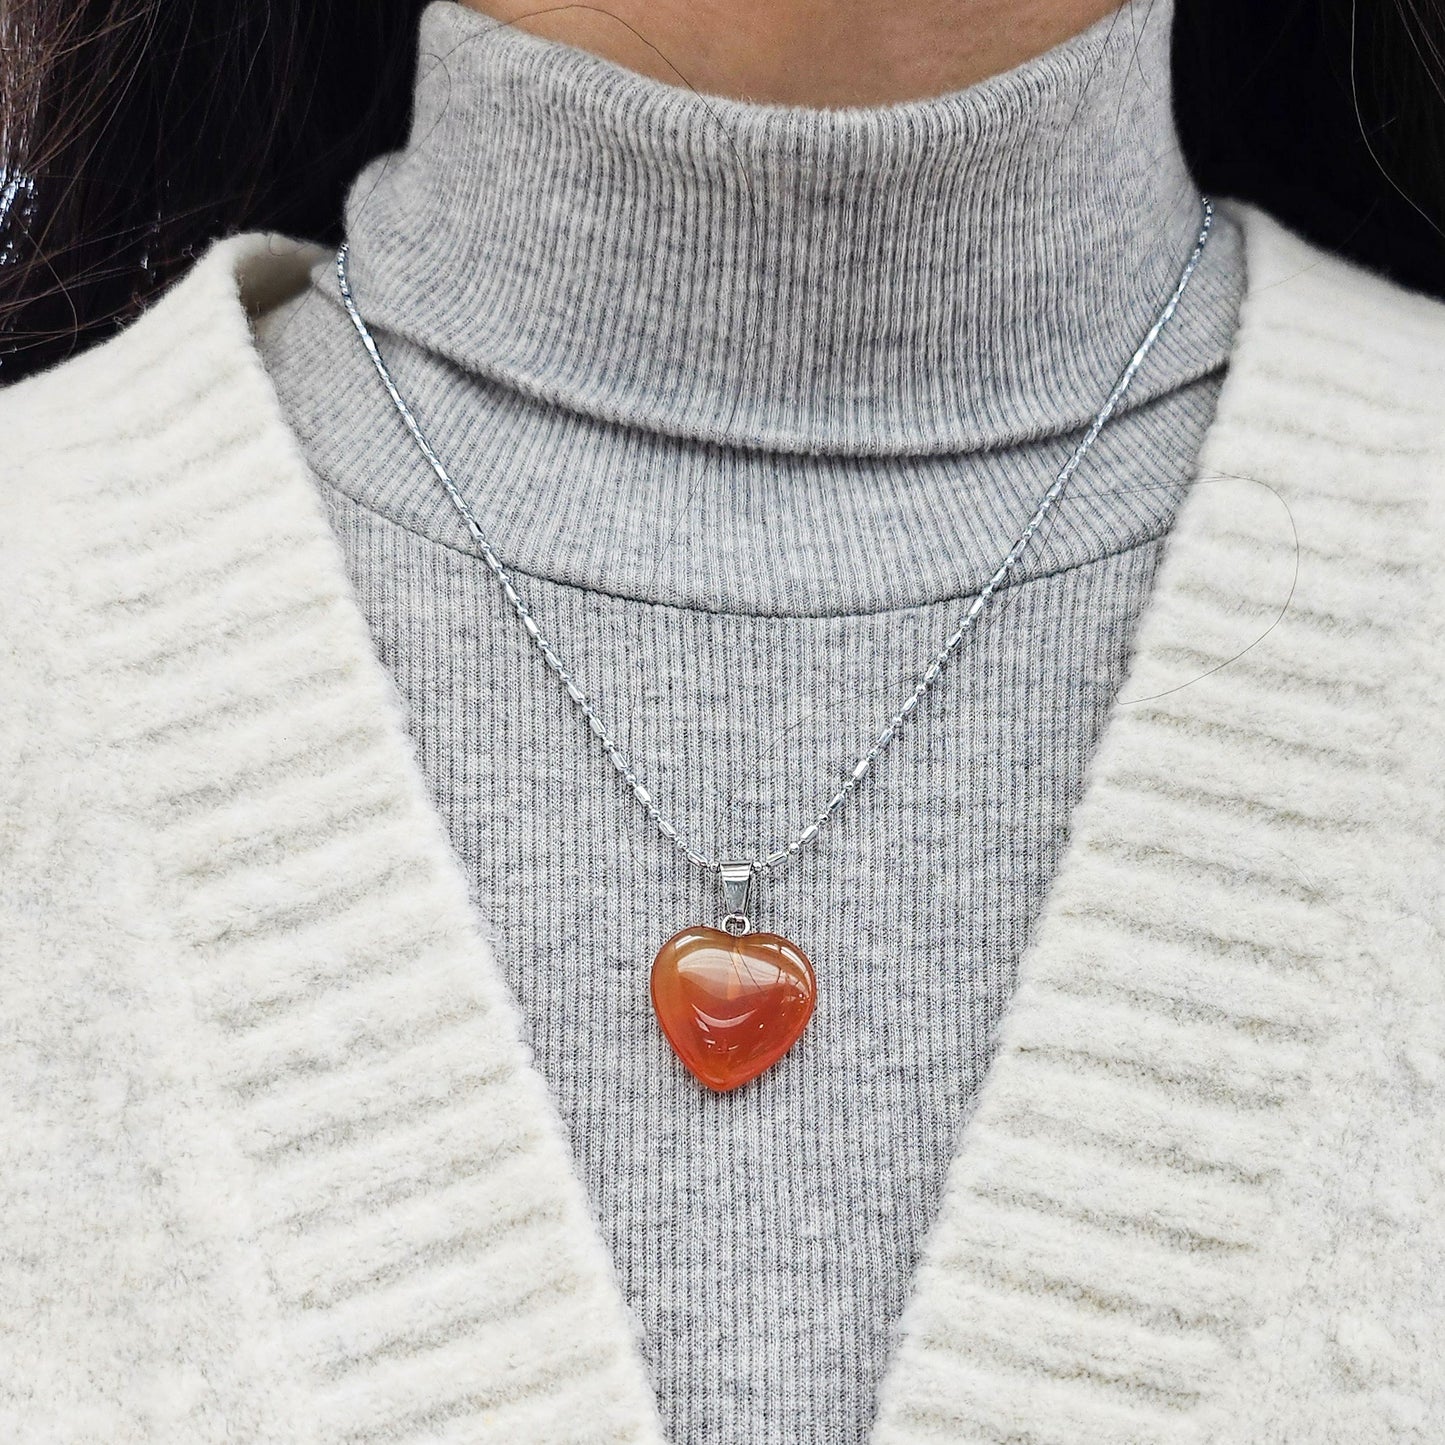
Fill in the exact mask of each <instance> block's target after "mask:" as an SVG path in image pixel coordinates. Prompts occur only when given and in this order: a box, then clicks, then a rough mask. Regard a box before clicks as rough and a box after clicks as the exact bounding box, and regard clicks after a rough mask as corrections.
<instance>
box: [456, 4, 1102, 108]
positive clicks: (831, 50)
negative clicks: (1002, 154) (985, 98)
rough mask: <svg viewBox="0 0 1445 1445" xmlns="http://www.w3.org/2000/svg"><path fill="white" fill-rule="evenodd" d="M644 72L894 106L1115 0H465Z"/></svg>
mask: <svg viewBox="0 0 1445 1445" xmlns="http://www.w3.org/2000/svg"><path fill="white" fill-rule="evenodd" d="M463 3H464V4H466V5H469V6H470V7H471V8H472V9H474V10H478V11H481V12H482V13H483V14H485V15H490V16H492V17H493V18H494V19H497V20H501V21H504V22H506V23H509V24H514V25H516V26H517V27H518V28H519V29H523V30H527V31H530V32H532V33H533V34H536V35H541V36H544V37H546V38H548V39H553V40H562V41H565V42H567V43H568V44H570V45H576V46H579V47H580V48H582V49H584V50H591V51H592V52H594V53H595V54H597V55H601V56H603V57H604V58H605V59H608V60H611V61H613V62H615V63H616V64H619V65H624V66H626V67H627V68H628V69H630V70H635V71H638V72H639V73H641V74H643V75H648V76H651V77H652V78H654V79H656V80H661V81H664V82H666V83H668V84H671V85H681V86H685V87H687V88H690V89H692V90H696V91H699V92H701V93H702V94H705V95H721V96H730V97H732V98H734V99H739V100H750V101H758V102H769V103H778V104H786V105H806V106H819V107H829V108H832V107H842V106H859V105H887V104H892V103H894V102H896V101H906V100H916V99H920V98H923V97H926V96H932V95H942V94H944V93H946V92H948V91H951V90H957V89H960V88H962V87H963V86H967V85H972V84H974V83H975V82H977V81H979V80H983V79H985V78H986V77H987V76H990V75H997V74H999V73H1000V72H1001V71H1005V70H1009V69H1012V68H1013V67H1014V66H1016V65H1019V64H1021V63H1022V62H1023V61H1025V60H1027V59H1029V58H1030V57H1031V56H1034V55H1038V54H1041V53H1042V52H1043V51H1045V50H1048V49H1049V48H1050V47H1052V46H1054V45H1057V44H1058V43H1059V42H1060V41H1063V40H1066V39H1068V37H1069V36H1071V35H1075V34H1077V33H1078V32H1079V31H1081V30H1083V29H1085V28H1086V27H1087V26H1089V25H1091V24H1092V23H1093V22H1094V21H1096V20H1098V19H1100V18H1101V17H1102V16H1104V15H1106V14H1108V13H1109V12H1110V11H1111V10H1114V9H1116V8H1117V7H1118V4H1119V0H892V3H889V4H878V3H877V0H826V3H823V0H607V4H606V5H605V6H603V5H587V4H568V3H560V4H550V5H549V4H545V3H539V0H463Z"/></svg>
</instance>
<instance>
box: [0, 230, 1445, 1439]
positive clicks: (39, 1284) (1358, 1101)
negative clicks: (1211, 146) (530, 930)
mask: <svg viewBox="0 0 1445 1445" xmlns="http://www.w3.org/2000/svg"><path fill="white" fill-rule="evenodd" d="M1235 214H1236V216H1237V218H1238V219H1239V220H1240V221H1241V224H1242V226H1243V230H1244V234H1245V237H1246V242H1247V254H1248V274H1249V277H1250V291H1249V294H1248V296H1247V297H1246V300H1245V303H1244V306H1243V309H1242V312H1241V321H1240V330H1239V333H1238V338H1237V341H1236V345H1235V348H1234V350H1233V352H1232V354H1231V362H1230V370H1229V374H1228V377H1227V379H1226V382H1225V385H1224V388H1223V391H1222V393H1221V395H1220V400H1219V406H1218V410H1217V414H1216V417H1215V420H1214V422H1213V423H1212V425H1211V427H1210V430H1209V433H1208V435H1207V437H1206V439H1205V443H1204V447H1203V450H1202V453H1201V458H1200V475H1199V477H1198V479H1197V481H1196V483H1195V485H1194V487H1193V488H1192V490H1191V492H1190V494H1189V496H1188V498H1187V499H1186V501H1185V503H1184V506H1183V509H1182V512H1181V514H1180V517H1179V519H1178V521H1177V524H1176V526H1175V527H1174V529H1173V531H1172V532H1171V536H1170V540H1169V543H1168V547H1167V550H1166V553H1165V556H1164V560H1163V563H1162V565H1161V567H1160V569H1159V572H1158V577H1157V581H1156V585H1155V588H1154V591H1153V593H1152V595H1151V598H1150V601H1149V603H1148V606H1147V607H1146V610H1145V613H1144V615H1143V617H1142V619H1141V621H1140V623H1139V625H1138V627H1137V629H1136V634H1135V636H1136V646H1135V651H1134V656H1133V660H1132V662H1131V665H1130V669H1129V676H1128V678H1127V680H1126V682H1125V684H1124V685H1123V687H1122V689H1121V690H1120V693H1119V695H1118V696H1117V697H1116V699H1115V701H1114V704H1113V706H1112V708H1111V709H1110V712H1109V718H1108V721H1107V724H1106V726H1105V729H1104V733H1103V736H1102V739H1101V741H1100V744H1099V747H1098V749H1097V751H1096V753H1095V757H1094V761H1093V766H1092V768H1091V770H1090V774H1089V778H1088V781H1087V786H1086V788H1085V791H1084V795H1083V797H1082V799H1081V801H1080V802H1079V804H1078V806H1077V808H1076V809H1075V810H1074V812H1073V814H1072V817H1071V825H1070V827H1071V837H1070V841H1069V844H1068V847H1067V850H1066V852H1065V855H1064V857H1063V859H1062V861H1061V863H1060V866H1059V868H1058V870H1057V873H1056V876H1055V878H1054V881H1053V883H1052V885H1051V887H1050V889H1049V892H1048V895H1047V897H1046V899H1045V901H1044V904H1043V907H1042V911H1041V914H1040V917H1039V920H1038V923H1037V925H1036V928H1035V931H1034V936H1033V942H1032V944H1031V946H1030V947H1029V949H1028V950H1027V951H1026V953H1025V954H1024V956H1023V958H1022V960H1021V962H1020V972H1019V978H1018V982H1017V986H1016V988H1015V990H1014V993H1013V996H1012V999H1011V1001H1010V1002H1009V1004H1008V1007H1007V1010H1006V1013H1005V1017H1004V1020H1003V1024H1002V1026H1001V1028H1000V1030H999V1032H998V1034H997V1036H996V1045H995V1057H994V1060H993V1063H992V1064H991V1065H990V1067H989V1070H988V1072H987V1075H986V1077H985V1081H984V1084H983V1086H982V1090H981V1093H980V1096H979V1100H978V1103H977V1106H976V1108H975V1109H974V1111H973V1113H972V1115H971V1117H970V1118H969V1120H968V1122H967V1124H966V1125H965V1127H964V1128H963V1129H962V1131H961V1133H960V1135H959V1138H958V1140H957V1147H956V1152H955V1155H954V1158H953V1163H952V1166H951V1168H950V1171H949V1176H948V1180H947V1184H946V1188H945V1190H944V1197H943V1202H942V1207H941V1211H940V1216H939V1220H938V1223H937V1224H936V1226H935V1228H934V1229H933V1231H932V1232H931V1233H930V1237H929V1239H928V1241H927V1245H926V1249H925V1252H924V1257H923V1261H922V1264H921V1267H920V1269H919V1270H918V1271H917V1273H916V1275H915V1279H914V1282H913V1287H912V1291H911V1293H910V1296H909V1299H908V1303H907V1305H906V1307H905V1310H904V1314H903V1321H902V1329H901V1333H900V1335H899V1338H898V1342H897V1345H896V1348H895V1349H894V1351H893V1354H892V1357H891V1361H890V1363H889V1365H888V1367H887V1372H886V1375H885V1378H884V1381H883V1383H882V1386H881V1394H880V1398H881V1402H882V1404H881V1413H880V1415H879V1418H878V1421H877V1423H876V1425H875V1427H874V1429H873V1432H872V1436H871V1441H872V1445H982V1442H991V1445H1000V1442H1004V1441H1012V1442H1017V1441H1022V1440H1027V1441H1030V1442H1036V1445H1118V1442H1123V1441H1129V1442H1138V1445H1206V1442H1207V1445H1260V1442H1262V1441H1289V1442H1291V1445H1402V1442H1404V1445H1436V1442H1438V1439H1439V1422H1440V1421H1441V1420H1442V1419H1445V1369H1442V1363H1441V1362H1442V1360H1445V1295H1442V1289H1445V1286H1442V1281H1445V1208H1442V1207H1441V1206H1442V1201H1445V1129H1442V1127H1441V1123H1442V1120H1445V954H1442V948H1441V943H1440V940H1441V937H1442V936H1445V908H1442V900H1441V892H1440V879H1441V878H1442V877H1445V841H1442V840H1445V796H1442V790H1441V782H1440V780H1441V778H1442V777H1445V745H1442V735H1441V729H1440V727H1439V718H1440V716H1441V710H1442V708H1445V658H1442V653H1441V649H1440V646H1439V636H1440V632H1441V628H1442V626H1445V595H1442V579H1441V565H1440V558H1441V556H1442V555H1445V495H1442V494H1445V423H1442V418H1441V411H1440V407H1439V404H1438V398H1439V392H1440V387H1441V385H1442V383H1445V308H1442V307H1441V306H1440V305H1439V304H1438V303H1435V302H1432V301H1429V300H1427V299H1425V298H1423V297H1417V296H1411V295H1408V294H1405V293H1402V292H1400V291H1398V290H1396V289H1395V288H1393V287H1391V286H1389V285H1387V284H1386V283H1384V282H1382V281H1379V280H1377V279H1375V278H1372V277H1370V276H1368V275H1366V274H1364V273H1362V272H1361V271H1359V270H1358V269H1356V268H1353V267H1351V266H1348V265H1346V264H1344V263H1342V262H1339V261H1337V260H1334V259H1332V258H1330V257H1328V256H1326V255H1323V254H1321V253H1320V252H1318V251H1317V250H1315V249H1313V248H1311V247H1309V246H1306V245H1304V244H1302V243H1300V242H1298V241H1297V240H1295V239H1294V238H1292V237H1290V236H1289V235H1288V234H1286V233H1284V232H1282V231H1281V230H1280V229H1279V228H1278V227H1277V226H1276V225H1275V224H1274V223H1273V222H1271V221H1270V220H1269V219H1268V218H1267V217H1264V216H1262V215H1260V214H1259V213H1258V212H1254V211H1250V210H1247V209H1239V210H1237V211H1236V213H1235ZM313 258H314V253H310V254H309V255H307V256H305V257H304V258H303V265H297V263H296V262H295V260H288V258H287V251H286V248H285V247H284V246H283V244H282V242H281V241H280V239H279V238H275V237H246V238H242V239H241V240H238V241H235V242H229V243H226V244H224V245H222V246H219V247H218V248H217V249H216V250H215V251H214V252H213V253H211V255H210V256H208V257H207V258H206V259H205V260H204V261H203V262H202V263H201V264H200V265H199V266H198V268H197V269H196V270H195V272H194V273H193V274H192V275H191V276H190V277H189V278H187V279H186V280H185V281H184V282H182V283H181V284H180V285H178V286H177V287H176V288H175V289H174V290H173V291H172V292H171V293H170V294H168V295H167V296H166V297H165V298H164V299H162V300H161V301H160V302H159V303H158V304H157V305H156V306H155V307H154V308H153V309H152V310H151V311H149V312H148V313H147V314H146V315H145V316H143V317H142V318H141V319H140V320H139V321H138V322H137V323H136V324H135V325H134V326H133V327H132V328H130V329H128V330H127V331H126V332H125V333H123V334H122V335H121V336H120V337H118V338H117V339H115V340H114V341H112V342H109V343H107V344H106V345H105V346H104V347H102V348H100V349H99V350H96V351H93V352H90V353H87V354H86V355H84V356H82V357H79V358H77V359H76V360H74V361H72V362H70V363H67V364H66V365H65V366H63V367H62V368H60V369H59V370H58V371H56V372H54V373H51V374H47V375H42V376H40V377H37V378H35V379H33V380H31V381H27V382H25V383H23V384H21V385H19V386H17V387H14V388H11V389H9V390H7V391H4V392H0V435H3V436H4V437H5V443H6V444H5V447H4V449H3V451H0V512H3V515H4V517H5V526H4V528H3V529H0V577H3V579H4V585H3V586H0V640H3V644H0V756H3V757H4V759H5V766H4V767H3V768H0V997H3V999H4V1006H3V1008H0V1098H3V1099H4V1102H5V1108H4V1109H3V1111H0V1219H3V1222H4V1228H3V1231H0V1436H3V1438H4V1439H5V1440H7V1441H13V1442H15V1445H71V1442H73V1445H79V1442H90V1441H97V1440H103V1441H105V1442H107V1445H142V1442H143V1445H176V1442H177V1441H181V1440H183V1441H185V1442H187V1445H222V1442H225V1445H235V1442H236V1441H239V1440H245V1441H258V1442H259V1441H265V1442H268V1445H269V1442H286V1445H291V1442H296V1445H301V1442H305V1445H341V1442H351V1445H363V1442H365V1445H370V1442H376V1445H381V1442H387V1445H422V1442H426V1445H439V1442H451V1445H457V1442H472V1445H564V1442H565V1445H583V1442H589V1445H603V1442H605V1445H623V1442H634V1445H659V1442H661V1441H662V1440H663V1439H664V1438H665V1436H664V1434H663V1429H662V1427H661V1426H660V1425H659V1422H658V1418H657V1413H656V1407H655V1404H654V1401H653V1397H652V1393H651V1391H650V1389H649V1387H648V1385H647V1382H646V1378H645V1374H644V1365H643V1356H642V1354H641V1353H640V1352H639V1350H638V1348H637V1345H636V1342H635V1341H634V1340H633V1338H632V1337H631V1336H630V1334H629V1330H628V1325H627V1317H626V1313H625V1310H624V1306H623V1302H622V1297H621V1295H620V1293H619V1291H618V1289H617V1287H616V1283H615V1281H614V1278H613V1274H612V1268H611V1263H610V1260H609V1256H608V1251H607V1250H606V1249H605V1248H604V1247H603V1245H602V1243H601V1241H600V1240H599V1237H598V1234H597V1231H596V1228H595V1225H594V1223H593V1222H592V1220H591V1219H590V1218H589V1215H588V1207H587V1196H586V1193H585V1190H584V1188H583V1184H582V1181H581V1179H580V1178H579V1176H578V1174H577V1172H576V1171H575V1170H574V1169H573V1167H572V1165H571V1161H570V1159H569V1153H568V1148H567V1144H566V1141H565V1137H564V1134H563V1131H562V1129H561V1128H560V1126H559V1121H558V1119H557V1116H556V1113H555V1110H554V1108H553V1105H552V1103H551V1101H550V1099H549V1096H548V1090H547V1088H546V1084H545V1081H544V1077H543V1074H542V1072H541V1071H540V1070H539V1068H538V1067H537V1064H538V1063H539V1062H541V1061H540V1060H536V1059H533V1058H531V1057H530V1056H529V1054H528V1051H527V1050H526V1048H525V1047H524V1045H523V1044H522V1043H521V1042H520V1041H519V1038H518V1030H519V1027H520V1021H519V1018H518V1015H517V1012H516V1009H515V1008H514V1006H513V1003H512V1000H511V998H510V990H509V987H508V982H507V976H506V970H504V967H503V961H502V960H501V959H500V958H499V957H498V956H497V954H496V952H495V950H494V949H493V948H492V947H490V946H489V945H488V943H487V942H486V940H485V938H484V937H483V936H482V935H481V933H480V932H479V931H478V928H477V924H476V911H475V908H474V906H473V904H472V902H471V900H469V899H468V897H467V892H466V878H465V870H464V868H463V866H462V865H461V864H460V862H459V860H458V858H457V857H456V854H455V852H454V850H453V848H452V846H451V843H450V841H449V839H448V837H447V831H446V829H445V828H444V826H443V823H442V821H441V819H440V818H439V816H438V814H437V812H436V810H435V808H434V807H433V805H432V803H431V801H430V799H429V797H428V788H427V782H426V779H425V778H424V776H423V775H422V773H421V771H420V770H419V769H418V768H417V765H416V762H415V758H414V755H413V744H412V741H411V739H410V738H409V737H408V735H407V731H406V720H405V719H404V717H403V712H402V708H401V706H400V705H399V700H398V698H397V695H396V693H395V691H394V689H393V687H392V684H391V683H390V681H389V680H388V677H387V674H386V671H385V670H384V668H383V667H382V666H381V665H380V664H379V662H378V660H377V658H376V656H375V653H374V650H373V647H374V644H373V640H372V637H371V635H370V633H369V631H368V628H367V625H366V622H365V620H364V618H363V615H362V613H361V610H360V609H359V608H358V606H357V600H356V597H355V595H354V593H353V590H352V588H351V586H350V584H349V581H348V579H347V575H346V572H345V570H344V566H343V560H342V557H341V555H340V552H339V549H338V548H337V546H336V543H335V540H334V538H333V536H332V533H331V530H330V528H329V527H328V524H327V521H326V518H325V515H324V514H323V512H322V509H321V508H320V506H319V505H318V503H317V499H316V493H315V489H314V481H313V479H312V477H311V476H310V474H309V471H308V469H307V467H306V465H305V462H304V460H303V458H302V456H301V454H300V452H299V450H298V448H297V445H296V442H295V439H294V438H293V436H292V435H291V434H290V432H289V430H288V428H287V425H286V421H285V416H284V413H283V412H282V410H281V408H280V407H279V405H278V403H277V399H276V397H275V395H274V392H273V391H272V389H271V387H270V385H269V382H268V380H267V376H266V373H265V371H264V369H263V366H262V363H261V361H260V359H259V358H258V356H257V354H256V351H255V349H254V346H253V342H252V337H251V336H250V334H249V333H248V329H247V315H248V313H247V311H244V310H243V309H242V306H241V305H240V304H238V299H237V287H238V283H239V285H240V287H241V289H242V294H243V297H244V300H245V304H246V306H247V307H248V308H263V307H266V306H268V305H274V304H275V303H276V301H277V299H278V296H279V295H280V294H282V293H284V292H285V291H286V290H288V289H290V288H292V287H295V286H298V285H301V284H303V283H304V269H303V267H304V264H306V263H309V261H310V260H311V259H313ZM928 886H929V880H928V878H927V877H926V876H925V875H923V874H917V875H915V878H914V887H915V888H918V889H921V888H926V887H928ZM622 904H623V900H620V899H617V900H615V901H614V902H613V903H611V904H610V905H609V906H610V907H612V909H613V910H614V914H613V915H612V916H607V917H604V918H602V919H600V920H599V921H598V923H597V924H596V926H595V927H593V928H592V929H591V930H590V931H589V932H587V933H586V934H585V935H583V937H582V938H581V940H580V944H581V946H582V947H585V948H588V949H592V948H596V949H597V950H598V951H599V952H602V951H605V950H606V949H607V948H609V947H610V946H611V944H610V943H609V941H608V938H607V929H608V927H609V926H610V925H611V924H612V922H613V921H614V917H615V916H616V915H620V914H622V913H623V912H625V909H624V908H623V906H622ZM818 1052H819V1050H818V1049H817V1048H813V1049H811V1050H810V1051H809V1053H810V1055H815V1054H817V1053H818ZM657 1067H658V1071H659V1073H660V1074H662V1073H665V1072H667V1071H668V1067H669V1066H668V1061H667V1059H666V1058H665V1057H664V1056H662V1055H661V1054H660V1053H659V1055H658V1057H657ZM799 1137H805V1131H803V1130H800V1133H799ZM851 1142H856V1143H858V1144H859V1145H860V1146H864V1145H867V1144H868V1141H866V1140H855V1141H851ZM743 1182H744V1183H751V1182H752V1181H743ZM751 1197H753V1198H758V1196H757V1195H753V1196H751ZM766 1206H767V1201H766V1200H765V1199H759V1214H758V1217H759V1218H765V1217H766V1213H765V1211H766ZM800 1237H802V1236H801V1231H800ZM671 1445H682V1441H680V1440H678V1439H677V1437H676V1436H675V1435H674V1437H673V1438H672V1441H671Z"/></svg>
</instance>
